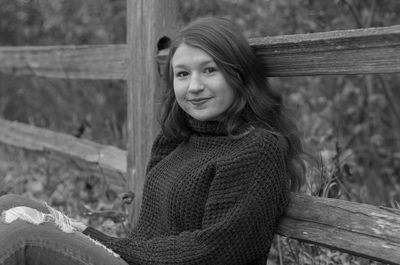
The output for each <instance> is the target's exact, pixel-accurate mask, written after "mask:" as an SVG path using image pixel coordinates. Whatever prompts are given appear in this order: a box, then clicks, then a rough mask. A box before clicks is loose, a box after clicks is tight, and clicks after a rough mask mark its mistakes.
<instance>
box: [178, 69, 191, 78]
mask: <svg viewBox="0 0 400 265" xmlns="http://www.w3.org/2000/svg"><path fill="white" fill-rule="evenodd" d="M188 75H189V73H188V72H186V71H178V72H176V74H175V77H178V78H183V77H186V76H188Z"/></svg>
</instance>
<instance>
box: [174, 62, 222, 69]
mask: <svg viewBox="0 0 400 265" xmlns="http://www.w3.org/2000/svg"><path fill="white" fill-rule="evenodd" d="M209 63H214V64H215V62H214V60H206V61H203V62H201V63H200V66H204V65H207V64H209ZM172 67H173V68H186V67H187V65H186V64H183V63H181V64H177V65H173V64H172Z"/></svg>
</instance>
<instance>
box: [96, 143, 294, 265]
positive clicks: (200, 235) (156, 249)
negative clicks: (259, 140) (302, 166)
mask: <svg viewBox="0 0 400 265" xmlns="http://www.w3.org/2000/svg"><path fill="white" fill-rule="evenodd" d="M257 149H258V150H257V151H256V152H253V153H250V154H249V153H246V154H244V155H243V156H240V157H236V158H235V159H233V160H232V159H231V160H229V161H228V160H226V161H222V162H220V163H219V165H217V170H216V175H215V177H214V179H213V182H212V184H211V186H210V190H209V196H208V200H207V202H206V205H205V210H204V217H203V221H202V228H201V229H199V230H194V231H185V232H182V233H180V234H177V235H171V236H164V237H155V238H151V239H148V240H145V239H140V238H138V239H129V238H127V239H119V240H118V239H111V238H107V237H103V236H102V234H100V233H96V232H95V233H90V236H92V237H94V238H95V239H97V240H99V241H100V242H102V243H103V244H104V245H106V246H107V247H109V248H111V249H113V250H114V251H115V252H117V253H119V254H120V255H121V257H122V258H123V259H125V260H126V261H127V262H128V263H129V264H141V265H150V264H153V265H157V264H187V265H189V264H191V265H194V264H199V265H200V264H201V265H205V264H247V263H249V262H251V261H254V260H256V259H258V258H260V257H263V256H265V255H266V254H267V253H268V250H269V247H270V245H271V242H272V239H273V236H274V233H275V227H276V224H277V222H278V219H279V217H280V216H281V215H282V213H283V212H284V210H285V208H286V206H287V203H288V193H289V192H288V185H287V183H288V181H287V175H286V169H285V168H286V167H285V162H284V157H283V154H282V152H281V150H280V148H279V147H278V144H277V143H276V141H275V142H271V137H270V139H269V141H266V142H263V144H262V145H260V146H259V148H257Z"/></svg>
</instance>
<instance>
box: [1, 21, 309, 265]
mask: <svg viewBox="0 0 400 265" xmlns="http://www.w3.org/2000/svg"><path fill="white" fill-rule="evenodd" d="M167 65H168V67H167V69H166V72H167V74H166V79H167V80H166V81H167V90H166V94H165V100H164V105H163V110H162V114H161V120H160V121H161V128H162V131H161V133H160V134H159V135H158V136H157V138H156V140H155V141H154V144H153V147H152V154H151V158H150V161H149V164H148V167H147V177H146V183H145V186H144V191H143V204H142V209H141V212H140V218H139V221H138V224H137V226H136V227H135V228H134V229H133V230H132V231H131V233H130V234H129V235H128V236H127V237H126V238H114V237H110V236H107V235H105V234H103V233H101V232H99V231H97V230H95V229H94V228H91V227H86V226H85V225H83V224H81V223H77V222H72V223H70V224H72V226H73V227H75V229H77V230H78V231H82V233H80V232H72V233H65V232H62V231H61V230H62V229H63V230H66V229H67V228H65V227H63V226H62V224H61V225H60V224H59V223H60V218H58V217H56V218H55V220H56V222H55V223H57V224H59V225H58V226H59V227H56V226H54V224H53V222H46V223H45V224H42V225H32V224H30V223H29V222H27V221H21V220H17V221H13V222H10V223H9V224H5V222H4V220H3V223H0V264H16V263H18V264H28V263H29V264H41V262H42V263H43V262H44V263H46V262H47V263H49V262H50V261H51V263H52V264H56V265H59V264H71V263H73V264H111V263H112V264H124V263H125V262H126V263H128V264H188V265H189V264H201V265H204V264H266V260H267V256H268V252H269V248H270V246H271V242H272V239H273V236H274V233H275V228H276V225H277V222H278V220H279V218H280V216H281V215H282V214H283V213H284V211H285V209H286V206H287V205H288V200H289V190H290V189H296V188H297V187H299V185H300V184H301V179H302V170H301V168H302V167H301V166H302V164H303V163H302V160H301V159H300V155H301V154H302V148H301V145H300V140H299V138H298V137H297V135H296V130H295V126H294V125H293V123H292V122H291V121H290V120H289V119H288V118H287V117H286V116H285V115H284V109H283V105H282V97H281V95H280V94H278V93H276V92H275V91H273V90H271V89H270V88H269V86H268V84H267V83H266V80H265V77H264V69H263V66H262V65H261V63H260V60H259V58H258V57H257V55H256V54H255V53H254V52H253V51H252V49H251V47H250V46H249V44H248V43H247V41H246V39H245V38H244V37H243V36H242V34H241V33H240V32H238V31H237V29H236V27H235V26H234V25H233V24H232V23H231V22H229V21H228V20H225V19H220V18H202V19H198V20H196V21H194V22H192V23H191V24H189V25H188V26H187V27H185V28H184V29H182V30H181V32H180V34H179V36H178V38H177V39H176V40H175V41H174V42H173V44H172V46H171V49H170V54H169V57H168V64H167ZM16 199H17V200H21V201H20V202H16V203H15V202H14V203H13V204H11V203H10V201H11V200H16ZM20 205H24V206H30V207H29V209H32V208H34V209H38V210H39V211H40V212H46V213H47V212H48V211H50V212H52V210H51V208H50V210H49V207H45V206H43V205H42V204H40V203H35V202H27V200H26V199H22V198H21V197H16V196H15V195H14V196H10V195H9V196H8V197H6V198H3V199H0V211H2V210H5V209H9V208H11V207H13V206H20ZM3 215H4V213H3ZM53 215H56V216H57V213H56V214H53ZM62 218H63V217H61V219H62ZM3 219H4V218H3ZM69 221H70V220H69ZM61 223H62V222H61ZM32 231H33V232H32ZM17 237H21V239H18V238H17ZM91 239H94V240H95V241H96V242H99V243H101V244H102V245H104V246H105V247H107V248H108V249H109V250H112V251H113V252H115V253H117V254H118V255H119V256H120V258H118V257H116V256H115V255H113V254H110V253H109V252H108V251H107V250H105V248H102V247H101V246H98V245H96V244H94V243H93V242H92V240H91ZM17 259H21V260H22V261H24V262H25V263H24V262H16V260H17ZM28 259H29V262H28ZM33 260H38V261H40V262H37V263H34V262H33V263H32V262H31V261H33ZM110 260H111V261H110ZM30 262H31V263H30ZM68 262H69V263H68ZM126 263H125V264H126Z"/></svg>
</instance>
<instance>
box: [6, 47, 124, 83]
mask: <svg viewBox="0 0 400 265" xmlns="http://www.w3.org/2000/svg"><path fill="white" fill-rule="evenodd" d="M126 50H127V46H126V45H125V44H118V45H87V46H71V45H69V46H37V47H36V46H24V47H0V72H2V73H6V74H13V75H35V76H43V77H50V78H70V79H99V80H104V79H126V72H127V71H126V69H128V65H127V52H126Z"/></svg>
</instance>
